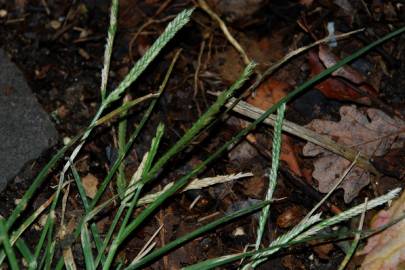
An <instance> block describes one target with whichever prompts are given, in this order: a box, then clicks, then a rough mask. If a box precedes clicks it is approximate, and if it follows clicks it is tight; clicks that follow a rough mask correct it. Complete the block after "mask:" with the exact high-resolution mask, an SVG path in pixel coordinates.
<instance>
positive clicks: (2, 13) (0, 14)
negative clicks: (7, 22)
mask: <svg viewBox="0 0 405 270" xmlns="http://www.w3.org/2000/svg"><path fill="white" fill-rule="evenodd" d="M7 14H8V12H7V10H5V9H0V18H2V19H3V18H5V17H6V16H7Z"/></svg>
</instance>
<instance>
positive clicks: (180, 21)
mask: <svg viewBox="0 0 405 270" xmlns="http://www.w3.org/2000/svg"><path fill="white" fill-rule="evenodd" d="M193 11H194V8H193V9H187V10H184V11H182V12H181V13H179V14H178V15H177V16H176V18H175V19H174V20H173V21H171V22H170V23H169V24H168V25H167V27H166V29H165V31H164V32H163V33H162V34H161V35H160V36H159V38H158V39H157V40H156V41H155V42H154V43H153V45H152V46H151V47H150V48H149V49H148V51H147V52H146V53H145V54H144V55H143V56H142V58H141V59H139V60H138V61H137V62H136V64H135V65H134V66H133V67H132V69H131V70H130V71H129V73H128V75H127V76H126V77H125V78H124V80H122V82H121V83H120V84H119V85H118V87H117V88H116V89H115V90H114V91H113V92H111V93H110V94H109V95H108V97H107V98H106V103H107V104H110V103H111V102H113V101H115V100H117V99H119V98H120V96H121V95H122V93H123V92H124V91H125V90H126V89H127V88H128V87H129V86H130V85H131V84H132V83H133V82H134V81H135V80H136V79H138V77H139V75H141V74H142V73H143V72H144V71H145V69H146V68H147V67H148V66H149V64H150V63H151V62H152V61H153V60H154V59H155V58H156V56H157V55H158V54H159V52H160V51H161V50H162V49H163V48H164V47H165V46H166V44H167V43H168V42H169V41H170V40H172V39H173V37H174V35H175V34H176V33H177V32H178V31H179V30H180V29H181V28H183V26H185V25H186V24H187V23H188V22H189V20H190V17H191V14H192V13H193Z"/></svg>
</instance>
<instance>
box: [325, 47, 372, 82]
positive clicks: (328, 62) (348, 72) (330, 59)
mask: <svg viewBox="0 0 405 270" xmlns="http://www.w3.org/2000/svg"><path fill="white" fill-rule="evenodd" d="M318 55H319V59H321V61H322V63H323V64H324V65H325V67H326V68H330V67H332V66H334V65H336V63H337V62H339V60H340V59H339V58H338V57H337V56H336V55H335V54H333V53H332V52H331V51H330V49H329V48H328V47H327V46H325V45H321V46H319V54H318ZM332 75H333V76H340V77H343V78H345V79H347V80H349V81H351V82H353V83H355V84H361V83H363V82H364V81H365V77H364V75H363V74H361V73H360V72H358V71H357V70H355V69H354V68H352V67H351V66H348V65H346V66H343V67H341V68H339V69H338V70H336V71H335V72H333V73H332Z"/></svg>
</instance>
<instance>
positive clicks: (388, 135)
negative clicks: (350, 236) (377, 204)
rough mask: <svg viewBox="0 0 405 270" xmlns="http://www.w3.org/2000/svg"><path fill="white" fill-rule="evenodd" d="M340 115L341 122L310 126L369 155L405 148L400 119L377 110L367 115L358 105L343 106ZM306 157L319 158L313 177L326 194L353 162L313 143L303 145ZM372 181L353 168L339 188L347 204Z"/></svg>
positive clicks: (403, 124) (372, 110)
mask: <svg viewBox="0 0 405 270" xmlns="http://www.w3.org/2000/svg"><path fill="white" fill-rule="evenodd" d="M340 115H341V120H340V121H339V122H332V121H325V120H314V121H312V122H311V123H309V124H308V125H307V127H308V128H310V129H312V130H314V131H316V132H318V133H320V134H324V135H328V136H329V137H332V138H333V139H334V140H335V141H337V142H338V143H340V144H344V145H347V146H350V147H352V148H354V149H356V150H357V151H360V152H361V153H363V154H365V155H369V156H382V155H384V154H385V153H387V151H388V150H390V149H392V148H401V147H403V145H404V142H405V132H404V130H405V122H404V121H402V120H400V119H393V118H390V117H389V116H388V115H386V114H385V113H384V112H382V111H380V110H377V109H368V110H367V111H366V114H364V113H362V112H361V111H359V110H358V109H357V108H356V107H355V106H343V107H342V108H341V109H340ZM303 154H304V156H312V157H314V156H318V155H320V157H319V158H318V159H317V160H316V161H315V162H314V171H313V173H312V176H313V177H314V178H315V179H316V180H318V183H319V187H318V190H319V191H320V192H323V193H327V192H329V191H330V190H331V188H332V187H333V186H334V185H335V183H336V181H338V179H339V177H340V176H341V175H342V174H343V172H344V171H345V169H346V168H347V167H348V166H349V165H350V161H348V160H346V159H344V158H342V157H340V156H338V155H335V154H333V153H331V152H329V151H327V150H325V149H324V148H322V147H319V146H316V145H314V144H312V143H307V144H306V145H305V146H304V149H303ZM369 182H370V179H369V176H368V173H367V172H366V171H364V170H363V169H361V168H359V167H356V166H355V167H353V169H352V170H351V171H350V173H349V174H348V175H347V176H346V178H345V180H344V181H343V183H342V184H341V186H340V187H341V188H343V189H344V200H345V202H346V203H349V202H350V201H351V200H352V199H353V198H354V197H356V196H357V195H358V193H359V191H360V190H361V189H362V188H363V187H365V186H367V185H368V184H369Z"/></svg>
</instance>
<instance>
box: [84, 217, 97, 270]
mask: <svg viewBox="0 0 405 270" xmlns="http://www.w3.org/2000/svg"><path fill="white" fill-rule="evenodd" d="M81 243H82V249H83V256H84V262H85V264H86V270H94V269H96V267H95V264H94V257H93V252H92V251H91V240H90V234H89V229H88V228H87V224H84V226H83V229H82V233H81Z"/></svg>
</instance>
